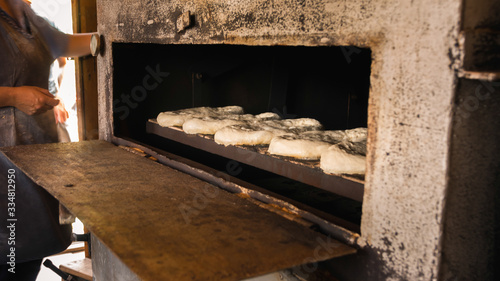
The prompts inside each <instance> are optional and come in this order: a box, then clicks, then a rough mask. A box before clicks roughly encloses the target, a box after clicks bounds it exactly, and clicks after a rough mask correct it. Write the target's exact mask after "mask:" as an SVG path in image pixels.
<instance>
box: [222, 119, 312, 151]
mask: <svg viewBox="0 0 500 281" xmlns="http://www.w3.org/2000/svg"><path fill="white" fill-rule="evenodd" d="M320 128H321V123H319V122H318V121H317V120H315V119H310V118H300V119H282V120H264V121H260V120H253V121H250V122H246V123H244V124H238V125H232V126H228V127H224V128H222V129H220V130H219V131H217V132H216V133H215V136H214V140H215V142H217V143H218V144H222V145H267V144H269V143H270V142H271V140H272V139H273V138H274V137H276V136H282V135H286V134H298V133H301V132H306V131H310V130H318V129H320Z"/></svg>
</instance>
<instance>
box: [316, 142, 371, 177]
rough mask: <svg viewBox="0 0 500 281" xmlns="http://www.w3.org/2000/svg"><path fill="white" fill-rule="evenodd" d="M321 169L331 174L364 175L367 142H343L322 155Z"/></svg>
mask: <svg viewBox="0 0 500 281" xmlns="http://www.w3.org/2000/svg"><path fill="white" fill-rule="evenodd" d="M320 167H321V169H323V171H324V172H325V173H329V174H364V173H365V167H366V141H361V142H347V141H345V142H341V143H338V144H335V145H332V146H330V147H329V148H328V149H327V150H326V151H324V152H323V153H322V154H321V160H320Z"/></svg>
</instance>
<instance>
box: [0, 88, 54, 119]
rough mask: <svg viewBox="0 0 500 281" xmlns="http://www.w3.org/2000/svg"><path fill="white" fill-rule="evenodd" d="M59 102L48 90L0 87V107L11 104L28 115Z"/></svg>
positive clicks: (50, 107)
mask: <svg viewBox="0 0 500 281" xmlns="http://www.w3.org/2000/svg"><path fill="white" fill-rule="evenodd" d="M58 104H59V100H57V99H54V97H53V96H52V94H50V93H49V91H48V90H45V89H42V88H39V87H33V86H22V87H0V107H6V106H13V107H16V108H17V109H19V110H21V111H22V112H24V113H26V114H28V115H36V114H41V113H44V112H46V111H47V110H49V109H52V108H53V107H54V106H56V105H58Z"/></svg>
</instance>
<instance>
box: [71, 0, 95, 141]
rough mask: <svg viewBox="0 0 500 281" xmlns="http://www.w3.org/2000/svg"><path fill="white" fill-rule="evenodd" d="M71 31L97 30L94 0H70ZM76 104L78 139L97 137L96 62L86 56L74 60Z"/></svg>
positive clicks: (93, 58)
mask: <svg viewBox="0 0 500 281" xmlns="http://www.w3.org/2000/svg"><path fill="white" fill-rule="evenodd" d="M71 6H72V13H73V32H74V33H85V32H95V31H97V9H96V0H71ZM75 74H76V95H77V96H76V106H77V112H78V134H79V136H80V137H79V138H80V140H92V139H98V138H99V130H98V121H97V120H98V116H97V63H96V58H95V57H92V56H86V57H82V58H78V59H76V61H75Z"/></svg>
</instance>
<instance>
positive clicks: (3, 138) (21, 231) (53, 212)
mask: <svg viewBox="0 0 500 281" xmlns="http://www.w3.org/2000/svg"><path fill="white" fill-rule="evenodd" d="M25 14H26V18H27V19H28V23H29V31H30V32H29V33H26V32H23V31H22V30H20V29H19V28H18V27H17V25H16V24H15V23H14V22H13V20H12V19H11V18H10V17H9V16H8V15H7V14H6V13H5V12H4V11H3V10H1V9H0V86H6V87H19V86H37V87H40V88H44V89H47V87H48V77H49V71H50V65H51V64H52V62H53V61H54V59H55V56H54V55H55V54H56V52H54V50H53V49H51V48H49V44H47V43H46V41H45V38H51V36H52V35H53V37H57V36H60V34H57V33H55V31H53V30H52V29H50V27H48V26H49V25H48V24H46V23H45V22H44V21H42V20H41V18H39V17H37V16H35V14H34V13H33V12H32V11H31V9H29V8H27V6H26V11H25ZM51 33H53V34H51ZM47 35H49V36H47ZM57 139H58V138H57V128H56V123H55V118H54V112H53V111H52V110H50V111H47V112H46V113H44V114H40V115H36V116H29V115H27V114H25V113H23V112H21V111H20V110H18V109H16V108H13V107H3V108H0V147H1V146H13V145H24V144H36V143H52V142H57ZM9 169H15V176H16V178H15V184H16V197H15V204H16V205H15V206H16V207H15V209H16V219H17V221H16V222H15V225H16V228H15V232H14V233H15V246H14V245H9V242H8V241H9V237H10V236H11V235H12V231H11V229H9V228H7V226H9V223H12V222H9V221H7V219H8V202H9V201H8V188H7V187H8V178H7V177H8V170H9ZM58 209H59V205H58V202H57V201H56V200H55V199H54V198H53V197H52V196H51V195H49V194H48V193H47V192H46V191H45V190H44V189H43V188H41V187H40V186H38V185H36V184H35V183H33V182H32V181H31V180H30V179H29V178H28V177H26V176H25V175H24V174H23V173H22V172H21V171H20V170H18V169H17V168H16V167H14V166H13V165H12V163H10V161H9V160H7V159H6V158H5V156H4V155H2V154H0V264H5V263H6V262H8V260H9V258H8V257H7V254H8V253H10V252H11V251H10V250H11V249H10V247H12V246H14V247H15V254H16V258H15V260H16V263H20V262H25V261H30V260H35V259H40V258H43V257H45V256H48V255H51V254H55V253H57V252H60V251H62V250H64V249H65V248H67V246H69V244H70V243H71V239H70V238H71V226H70V225H64V226H61V225H59V216H58Z"/></svg>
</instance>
